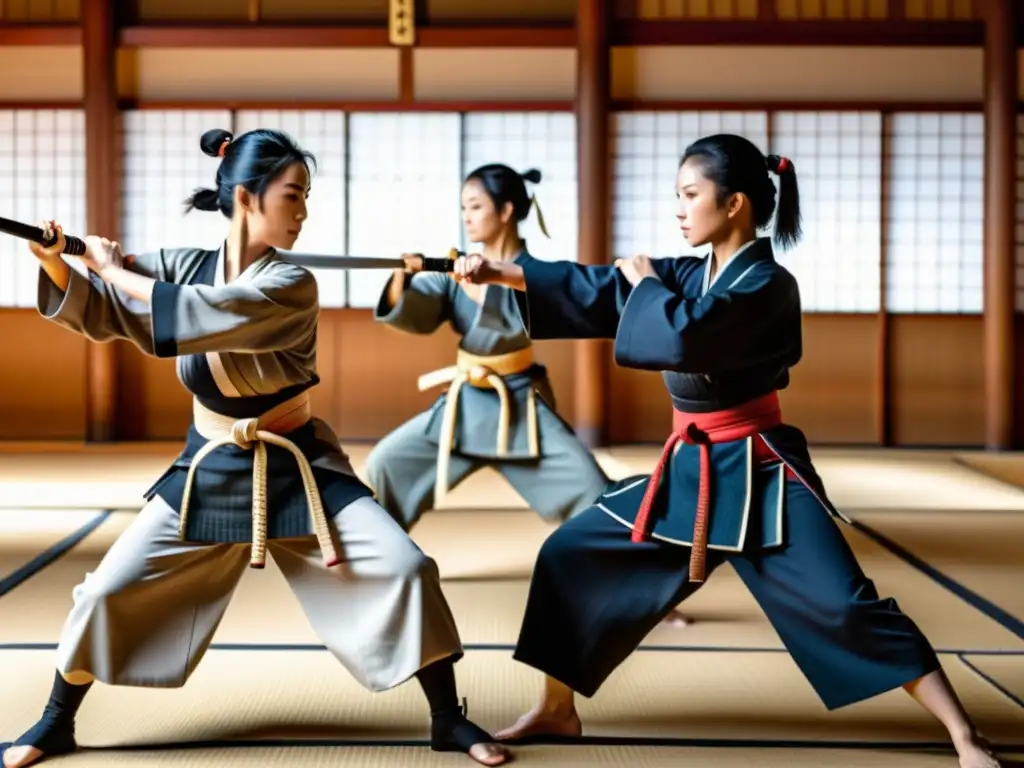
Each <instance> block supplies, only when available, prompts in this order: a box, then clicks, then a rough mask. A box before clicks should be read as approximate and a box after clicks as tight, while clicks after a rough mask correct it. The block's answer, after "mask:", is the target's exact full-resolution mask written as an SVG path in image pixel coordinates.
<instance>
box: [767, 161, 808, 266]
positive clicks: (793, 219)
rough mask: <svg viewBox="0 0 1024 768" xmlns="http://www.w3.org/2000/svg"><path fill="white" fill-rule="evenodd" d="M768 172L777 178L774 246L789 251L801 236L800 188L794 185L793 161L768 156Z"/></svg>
mask: <svg viewBox="0 0 1024 768" xmlns="http://www.w3.org/2000/svg"><path fill="white" fill-rule="evenodd" d="M767 162H768V170H770V171H771V172H772V173H775V174H776V175H777V176H778V177H779V197H778V204H777V205H776V209H775V237H774V240H775V244H776V245H778V246H779V247H780V248H782V249H783V250H789V249H790V248H792V247H793V246H795V245H796V244H797V242H798V241H799V240H800V237H801V235H803V229H802V227H801V225H800V188H799V186H798V185H797V183H796V169H795V168H793V161H792V160H790V159H789V158H788V157H781V156H780V155H768V157H767Z"/></svg>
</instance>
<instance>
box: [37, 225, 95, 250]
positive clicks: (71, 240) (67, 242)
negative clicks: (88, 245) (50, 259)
mask: <svg viewBox="0 0 1024 768" xmlns="http://www.w3.org/2000/svg"><path fill="white" fill-rule="evenodd" d="M40 232H41V233H42V234H41V236H40V238H39V241H38V242H39V243H40V244H41V245H42V246H43V247H44V248H49V247H50V246H51V245H53V244H54V243H56V242H57V233H56V232H52V233H51V234H50V236H49V237H46V232H45V230H40ZM61 252H62V253H66V254H67V255H68V256H81V255H82V254H83V253H85V241H84V240H82V239H81V238H78V237H75V236H74V235H64V248H63V250H62V251H61Z"/></svg>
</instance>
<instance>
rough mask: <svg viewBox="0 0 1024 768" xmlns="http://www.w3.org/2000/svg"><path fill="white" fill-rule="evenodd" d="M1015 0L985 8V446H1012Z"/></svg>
mask: <svg viewBox="0 0 1024 768" xmlns="http://www.w3.org/2000/svg"><path fill="white" fill-rule="evenodd" d="M1013 5H1014V2H1013V0H986V2H985V3H984V4H983V7H984V8H985V13H986V17H985V86H984V87H985V248H984V250H985V257H984V263H985V283H984V285H985V294H984V296H985V304H984V306H985V310H984V313H985V318H984V327H985V346H984V359H985V446H986V448H988V449H989V450H1006V449H1009V448H1012V447H1013V434H1014V424H1013V416H1014V414H1013V386H1014V381H1013V379H1014V370H1013V369H1014V339H1013V335H1014V299H1015V295H1014V294H1015V292H1016V291H1015V288H1016V286H1015V277H1016V275H1015V272H1016V269H1015V264H1014V261H1015V254H1014V251H1015V232H1014V229H1015V226H1016V168H1017V124H1016V123H1017V114H1016V113H1017V46H1016V40H1015V27H1016V25H1015V24H1014V11H1013Z"/></svg>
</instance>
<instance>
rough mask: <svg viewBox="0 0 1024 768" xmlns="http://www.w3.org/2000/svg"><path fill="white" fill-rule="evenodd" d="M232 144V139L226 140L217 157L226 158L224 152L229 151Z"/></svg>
mask: <svg viewBox="0 0 1024 768" xmlns="http://www.w3.org/2000/svg"><path fill="white" fill-rule="evenodd" d="M230 143H231V139H224V142H223V143H222V144H221V145H220V149H218V150H217V157H224V152H225V151H227V148H228V144H230Z"/></svg>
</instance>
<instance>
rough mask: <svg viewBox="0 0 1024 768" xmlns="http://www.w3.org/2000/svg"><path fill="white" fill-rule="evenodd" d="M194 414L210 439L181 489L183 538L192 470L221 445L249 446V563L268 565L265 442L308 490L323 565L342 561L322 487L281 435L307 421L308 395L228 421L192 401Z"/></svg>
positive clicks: (202, 432) (306, 462)
mask: <svg viewBox="0 0 1024 768" xmlns="http://www.w3.org/2000/svg"><path fill="white" fill-rule="evenodd" d="M192 415H193V421H194V423H195V427H196V431H197V432H199V434H200V435H202V436H203V437H205V438H206V439H207V440H208V442H207V443H206V444H205V445H204V446H203V447H202V448H200V449H199V451H198V452H197V453H196V455H195V456H194V457H193V459H192V463H191V466H189V468H188V475H187V477H186V478H185V492H184V494H183V496H182V499H181V523H180V525H179V528H178V532H179V535H180V536H181V537H182V538H184V536H185V531H186V527H187V525H188V506H189V498H190V496H191V492H192V483H193V480H194V476H195V471H196V468H197V467H198V466H199V464H200V462H201V461H202V460H203V459H205V458H206V457H207V456H208V455H209V454H210V453H212V452H213V451H214V450H216V449H217V448H220V447H221V446H224V445H237V446H238V447H239V448H242V449H246V450H248V449H249V448H253V449H254V450H255V455H254V456H253V463H252V555H251V556H250V559H249V565H250V567H252V568H263V567H264V566H265V565H266V563H267V444H268V443H269V444H270V445H276V446H278V447H280V448H284V449H286V450H287V451H288V452H289V453H291V454H292V456H294V457H295V463H296V464H297V465H298V467H299V474H300V475H301V476H302V485H303V487H304V489H305V491H306V503H307V505H308V507H309V513H310V520H311V522H312V526H313V531H314V532H315V533H316V538H317V541H318V542H319V544H320V551H321V553H322V554H323V558H324V563H325V564H326V565H327V567H328V568H330V567H331V566H333V565H337V564H338V563H339V562H340V560H339V558H338V552H337V550H336V549H335V547H334V540H333V539H332V538H331V533H330V525H329V523H328V521H327V515H326V514H325V513H324V505H323V500H322V499H321V498H320V489H319V488H317V485H316V478H315V477H314V476H313V468H312V467H311V466H310V464H309V460H308V459H307V458H306V457H305V455H304V454H303V453H302V451H301V450H300V449H299V447H298V446H297V445H295V443H293V442H292V441H291V440H289V439H288V438H286V437H283V436H282V434H280V433H288V432H291V431H292V430H294V429H297V428H298V427H301V426H302V425H304V424H305V423H307V422H308V421H309V419H310V405H309V395H308V393H303V394H301V395H298V396H297V397H294V398H292V399H291V400H288V401H287V402H284V403H282V404H281V405H279V406H277V407H275V408H273V409H271V410H270V411H267V413H265V414H263V415H262V416H259V417H258V418H250V419H237V420H236V419H232V418H231V417H229V416H224V415H222V414H219V413H215V412H214V411H211V410H209V409H208V408H206V407H204V406H203V405H202V404H201V403H200V402H199V401H198V400H196V399H193V401H192Z"/></svg>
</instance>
